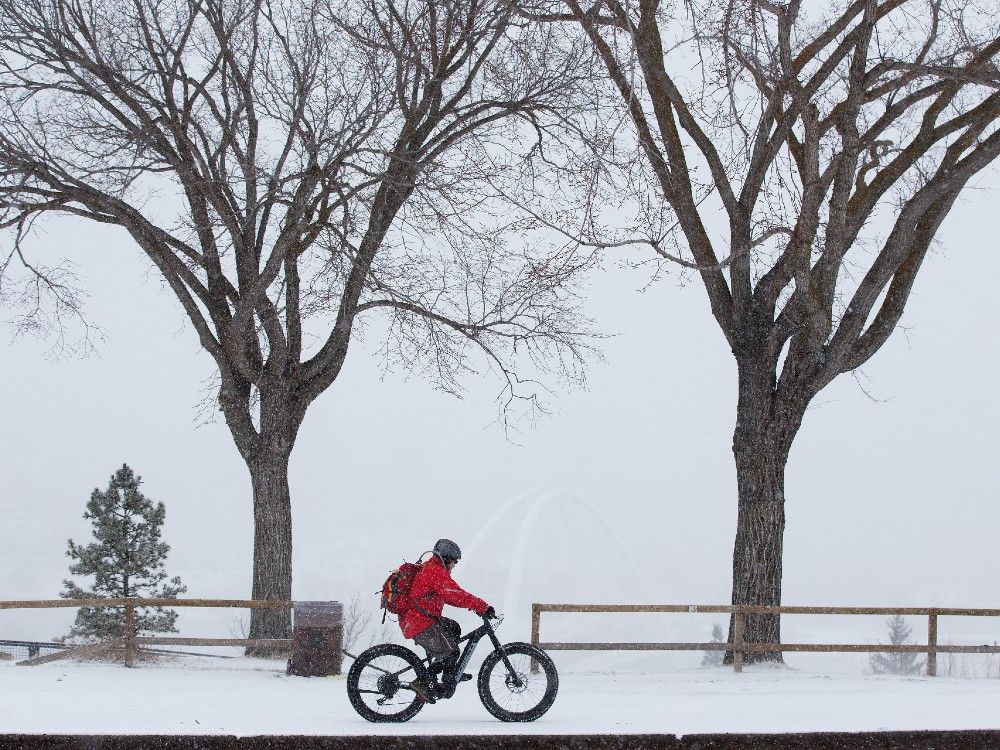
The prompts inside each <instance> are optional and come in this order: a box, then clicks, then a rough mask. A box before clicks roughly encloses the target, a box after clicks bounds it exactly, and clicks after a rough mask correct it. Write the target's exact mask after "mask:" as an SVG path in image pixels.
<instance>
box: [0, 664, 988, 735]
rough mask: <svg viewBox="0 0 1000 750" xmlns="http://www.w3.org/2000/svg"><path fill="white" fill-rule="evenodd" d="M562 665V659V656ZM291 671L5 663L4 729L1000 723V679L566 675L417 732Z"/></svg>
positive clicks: (488, 729) (705, 671)
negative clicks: (514, 704)
mask: <svg viewBox="0 0 1000 750" xmlns="http://www.w3.org/2000/svg"><path fill="white" fill-rule="evenodd" d="M557 663H558V658H557ZM283 666H284V665H283V663H278V662H261V661H258V660H245V659H242V658H240V659H230V660H216V659H211V660H210V659H204V658H198V657H177V658H176V659H172V660H171V661H168V662H161V663H158V664H155V665H143V666H140V667H137V668H135V669H125V668H123V667H121V666H118V665H113V664H100V663H94V662H90V663H69V662H53V663H51V664H45V665H41V666H37V667H16V666H13V665H12V664H11V663H10V662H0V706H3V711H2V712H0V733H60V734H61V733H83V734H103V733H129V734H132V733H134V734H147V733H148V734H161V733H163V734H236V735H254V734H329V735H338V734H339V735H345V734H346V735H349V734H453V733H454V734H486V733H544V734H549V733H590V732H594V733H615V734H619V733H645V732H650V733H660V732H662V733H671V734H693V733H703V732H782V731H790V732H799V731H824V730H827V731H843V730H881V729H886V730H906V729H996V728H1000V680H998V679H980V680H967V679H948V678H927V677H914V678H898V677H875V676H851V675H843V674H824V673H820V672H816V671H805V670H801V669H792V668H787V667H786V668H777V669H776V668H757V667H753V668H748V669H747V671H745V672H744V673H743V674H742V675H737V674H734V673H733V672H732V671H731V670H729V669H726V668H722V667H719V668H693V669H680V670H673V671H663V672H657V673H651V672H647V673H618V674H607V673H595V672H569V671H564V672H563V674H561V686H560V692H559V696H558V698H557V699H556V703H555V705H554V706H553V708H552V709H551V710H550V711H549V713H548V714H547V715H546V716H545V717H543V718H542V719H541V720H539V721H537V722H535V723H533V724H526V725H516V724H515V725H511V724H503V723H501V722H498V721H496V720H494V719H493V718H492V717H491V716H490V715H489V714H488V713H486V710H485V709H484V708H483V707H482V706H481V705H480V703H479V698H478V695H477V693H476V690H475V688H474V687H472V686H471V685H470V686H463V689H462V690H460V691H459V693H458V695H457V696H456V698H455V699H453V700H451V701H446V702H442V703H439V704H437V705H433V706H428V707H426V708H425V709H424V710H423V711H422V712H421V713H420V714H418V715H417V717H416V718H414V719H413V720H412V721H410V722H409V723H407V724H405V725H375V724H369V723H367V722H365V721H364V720H362V719H361V718H360V717H358V716H357V715H356V714H355V713H354V711H353V710H352V709H351V706H350V704H349V703H348V701H347V696H346V693H345V690H344V680H343V678H335V677H330V678H302V677H288V676H286V675H285V674H284V670H283Z"/></svg>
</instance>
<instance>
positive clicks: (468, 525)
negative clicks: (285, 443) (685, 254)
mask: <svg viewBox="0 0 1000 750" xmlns="http://www.w3.org/2000/svg"><path fill="white" fill-rule="evenodd" d="M996 186H997V181H996V180H995V179H994V180H993V181H992V183H991V182H989V181H987V180H982V179H981V180H980V182H979V188H980V189H977V190H975V191H970V192H968V193H967V194H966V198H965V200H964V201H963V202H961V203H959V204H958V205H957V206H956V208H955V209H954V211H953V212H952V215H951V217H950V218H949V219H948V221H947V222H946V224H945V225H944V227H943V228H942V232H941V239H942V246H941V248H940V249H939V250H938V251H936V252H934V254H933V255H932V256H931V257H930V258H929V259H928V261H927V262H926V263H925V264H924V268H923V270H922V271H921V275H920V277H919V279H918V283H917V285H916V288H915V290H914V292H913V295H912V297H911V301H910V304H909V308H908V312H907V314H906V315H905V317H904V319H903V327H904V328H905V331H902V330H901V331H898V332H897V333H896V334H895V335H894V336H893V338H892V339H891V340H890V341H889V343H888V344H887V345H886V346H885V347H884V348H883V350H882V351H881V352H880V353H878V354H877V355H876V356H875V358H874V359H873V360H872V361H871V362H870V363H869V364H868V365H867V366H866V367H865V368H864V372H863V374H862V375H861V376H860V378H859V380H858V381H855V380H854V379H853V378H852V377H851V376H850V375H847V376H842V377H841V378H840V379H838V380H837V381H835V383H834V384H833V385H831V386H830V387H828V388H827V390H826V391H824V392H823V393H821V394H820V396H819V397H817V399H816V400H815V402H814V404H813V406H812V408H811V409H810V411H809V412H808V414H807V416H806V419H805V422H804V425H803V428H802V430H801V432H800V434H799V437H798V438H797V440H796V443H795V446H794V448H793V451H792V455H791V460H790V462H789V467H788V474H787V482H786V494H787V530H786V536H785V549H786V552H785V560H784V601H785V603H787V604H842V605H863V604H872V605H875V604H878V605H886V606H922V605H927V606H930V605H933V606H959V605H960V606H979V607H997V606H1000V577H998V576H997V568H998V566H997V536H998V530H1000V503H998V500H1000V491H998V482H997V456H998V455H1000V439H998V436H997V424H998V421H1000V420H998V417H1000V396H998V394H997V383H998V382H1000V357H998V351H1000V347H998V337H997V327H998V324H1000V302H998V295H997V288H996V283H997V282H996V280H997V279H998V278H1000V252H998V251H1000V241H998V237H1000V216H998V213H997V211H996V206H997V193H996V192H995V188H996ZM990 187H992V188H994V191H992V192H991V191H990V190H988V189H987V188H990ZM33 242H34V247H35V248H36V249H37V250H39V251H42V252H44V253H45V254H46V255H47V257H49V258H50V259H53V258H56V257H58V256H59V255H62V254H72V255H73V257H74V258H76V259H77V260H78V268H79V271H80V273H81V276H82V278H83V283H84V286H85V287H86V288H87V289H88V290H89V292H90V295H91V297H90V301H89V304H88V306H87V314H88V315H89V317H90V318H91V320H92V321H93V322H94V323H96V324H97V325H99V326H100V327H102V328H103V329H104V331H105V333H106V339H105V340H104V342H103V343H101V344H100V345H99V347H98V348H99V356H94V357H90V358H86V359H80V358H74V357H72V356H70V357H64V358H60V359H53V358H51V356H49V355H48V354H47V352H48V351H49V349H50V347H51V342H44V341H37V340H31V339H22V340H17V341H10V340H9V338H7V337H5V339H4V341H3V348H2V350H0V351H2V355H0V356H2V358H3V359H2V364H3V366H2V367H0V392H2V393H3V395H4V398H3V400H2V401H0V476H2V477H3V481H2V485H0V599H13V598H50V597H56V596H58V594H59V591H60V588H61V580H62V578H63V577H65V575H66V570H67V565H68V560H67V558H66V557H65V549H66V539H67V538H68V537H70V536H72V537H74V539H75V540H76V541H83V540H85V539H86V537H87V534H88V532H89V527H88V525H87V524H86V522H84V521H83V520H82V519H81V514H82V513H83V511H84V506H85V503H86V500H87V498H88V497H89V494H90V492H91V490H92V489H93V488H94V487H97V486H100V487H102V488H103V487H104V486H106V484H107V481H108V477H109V476H110V475H111V474H112V473H113V472H114V470H115V469H116V468H117V467H118V466H120V465H121V464H122V463H123V462H127V463H129V464H130V465H131V466H132V467H133V468H134V469H135V470H136V471H137V472H138V473H139V474H140V475H142V477H143V478H144V480H145V491H146V493H147V495H149V496H150V497H152V498H153V499H155V500H162V501H163V502H165V503H166V505H167V522H166V527H165V535H164V536H165V540H166V541H167V542H168V543H170V544H171V545H172V548H173V549H172V552H171V554H170V557H169V563H168V571H169V572H170V574H171V575H175V574H176V575H181V576H182V578H183V579H184V581H185V583H187V585H188V587H189V591H188V595H189V596H219V597H235V598H243V597H248V596H249V593H250V559H251V538H252V536H251V534H252V527H251V505H250V485H249V479H248V476H247V472H246V468H245V466H244V464H243V463H242V460H241V459H240V457H239V456H238V454H237V452H236V450H235V448H234V446H233V444H232V441H231V438H230V436H229V433H228V431H227V429H226V428H225V425H224V424H223V423H222V422H221V421H218V422H216V423H214V424H208V425H202V424H201V423H200V416H199V409H198V405H199V402H201V401H202V400H203V397H204V395H205V393H204V388H205V384H206V379H207V378H208V377H209V376H210V375H211V373H212V370H213V365H212V362H211V360H210V358H209V357H208V355H207V354H205V353H204V352H203V351H201V349H200V347H199V346H198V343H197V341H196V339H195V337H194V335H193V334H192V332H191V331H190V330H189V326H188V324H187V323H186V321H185V319H184V318H183V317H182V314H181V311H180V308H179V305H178V304H177V303H176V302H175V300H174V298H173V296H172V295H171V294H170V293H169V291H167V290H165V289H163V287H162V286H161V283H160V280H159V278H158V277H157V276H156V275H155V273H154V272H153V271H151V270H150V266H149V264H148V263H147V262H146V261H145V260H143V259H142V258H141V257H140V254H139V252H138V250H137V248H136V247H135V246H133V245H132V244H131V243H130V241H129V240H128V239H127V238H126V237H125V236H124V235H123V234H121V233H118V232H115V231H113V230H109V229H106V228H102V227H97V226H96V225H94V224H88V223H79V222H76V221H71V220H60V221H58V222H50V223H48V224H47V225H46V228H45V231H44V232H42V233H41V234H39V235H38V236H37V237H36V238H35V239H34V241H33ZM612 265H613V264H609V266H612ZM646 280H647V279H646V278H645V277H644V276H642V275H641V274H639V273H637V272H634V271H622V270H616V269H614V268H613V267H612V268H610V270H608V271H607V272H606V273H603V274H595V275H594V276H593V277H592V279H591V282H590V284H589V287H588V302H587V309H588V311H589V312H590V313H591V314H592V315H593V316H594V317H595V318H596V319H597V321H598V323H599V324H600V327H601V328H602V329H603V330H605V331H607V332H609V333H614V334H617V335H615V336H614V337H612V338H610V339H608V340H607V341H605V342H604V343H603V350H604V353H605V356H606V360H607V361H606V362H605V363H603V364H599V363H595V364H594V366H593V367H592V368H591V370H590V376H589V385H588V387H587V388H586V389H584V390H577V391H573V392H564V393H560V394H558V395H557V396H556V397H554V398H553V399H552V400H551V401H550V406H551V407H552V408H553V414H552V415H551V416H549V417H546V418H543V419H542V420H541V421H540V422H539V423H538V424H537V425H536V426H535V427H534V428H526V429H524V430H523V431H521V432H520V433H518V434H516V435H514V436H513V440H508V439H507V438H506V437H505V436H504V434H503V432H502V430H500V429H498V428H497V427H496V426H491V422H493V420H494V418H495V416H496V405H495V396H496V392H497V390H498V388H499V384H498V383H497V382H496V381H495V380H492V379H489V378H484V379H482V380H479V381H476V380H469V381H467V382H466V385H467V387H468V395H467V397H466V398H465V399H463V400H457V399H455V398H453V397H450V396H447V395H443V394H440V393H438V392H436V391H434V390H433V388H432V387H431V386H430V385H429V384H428V383H427V382H426V381H425V380H423V379H420V378H414V379H408V378H407V377H406V373H405V372H391V373H389V374H387V375H384V377H383V371H382V364H383V363H382V361H381V360H380V359H379V356H378V354H377V352H376V350H377V348H378V341H370V342H364V343H363V344H362V345H360V346H358V345H356V346H354V348H353V349H352V351H351V354H350V356H349V358H348V361H347V365H346V367H345V368H344V371H343V374H342V375H341V377H340V379H339V380H338V381H337V382H336V383H335V384H334V386H333V387H332V388H331V389H330V390H329V391H328V392H327V393H326V394H325V395H324V396H322V397H321V398H320V399H319V401H318V402H317V403H316V404H314V405H313V406H312V407H311V409H310V411H309V413H308V415H307V417H306V420H305V424H304V426H303V428H302V431H301V433H300V436H299V439H298V443H297V445H296V448H295V453H294V455H293V459H292V466H291V486H292V495H293V515H294V570H295V581H294V586H293V594H294V597H295V598H297V599H342V600H343V599H347V598H348V597H350V596H351V595H352V593H354V592H359V591H360V592H364V593H365V595H366V596H367V597H368V599H366V600H365V601H366V602H367V601H368V600H369V599H370V603H371V606H372V607H373V608H374V607H375V606H376V600H375V596H374V593H373V592H374V591H375V590H376V589H377V588H378V587H379V586H380V585H381V581H382V578H383V577H384V575H385V572H386V570H387V569H388V568H390V567H391V566H392V565H393V564H394V563H396V562H398V561H399V560H400V559H402V558H403V557H408V558H410V559H412V558H414V557H415V556H416V555H417V554H419V553H420V552H421V551H422V550H425V549H427V548H429V546H430V545H432V544H433V542H434V540H435V539H437V538H438V537H440V536H448V537H451V538H452V539H454V540H455V541H457V542H458V543H459V544H460V545H465V546H466V547H467V552H468V554H467V555H466V558H465V559H464V560H463V563H462V566H461V567H460V569H459V570H458V571H456V573H457V577H458V579H459V580H460V581H461V582H463V583H464V584H465V585H467V587H468V588H470V589H472V590H473V591H475V592H476V593H478V594H481V595H482V596H484V597H485V598H487V599H488V600H493V601H501V603H503V604H505V605H506V606H507V607H511V608H518V610H519V612H518V614H519V615H524V614H526V611H520V610H523V609H524V608H525V607H526V603H527V602H530V601H532V600H538V598H545V597H548V598H550V599H552V598H559V599H563V600H570V599H575V600H578V601H583V600H589V601H598V602H599V601H615V600H617V601H651V600H654V601H656V602H663V603H689V602H700V603H726V602H727V601H728V599H729V595H730V562H731V552H732V543H733V534H734V530H735V520H736V492H735V471H734V468H733V464H732V453H731V435H732V428H733V424H734V410H735V400H736V387H735V384H736V379H735V366H734V364H733V360H732V357H731V355H730V353H729V351H728V350H727V347H726V344H725V341H724V339H723V337H722V335H721V334H720V333H719V331H718V329H717V327H716V324H715V323H714V321H713V320H712V319H711V317H710V314H709V311H708V305H707V302H706V299H705V295H704V292H703V290H702V288H701V287H700V285H699V284H697V283H689V284H687V285H681V284H679V283H678V279H677V277H674V276H667V277H666V278H664V279H663V280H662V281H660V282H658V283H657V284H656V285H654V286H653V287H651V288H650V289H649V290H647V291H646V292H645V293H642V294H640V293H639V292H638V291H637V289H638V288H639V287H641V286H643V285H644V284H645V282H646ZM859 383H860V385H859ZM861 386H863V390H862V387H861ZM865 392H867V395H866V393H865ZM501 510H502V512H499V511H501ZM526 516H527V525H525V522H524V521H523V519H524V518H525V517H526ZM474 541H475V542H476V544H475V545H473V546H474V549H469V545H472V544H473V542H474ZM567 565H568V566H569V567H568V569H569V570H570V571H571V574H570V575H569V576H567V575H565V574H564V572H562V571H563V569H564V566H567ZM575 570H578V571H584V572H585V574H581V575H576V576H574V575H572V571H575ZM515 579H516V580H515ZM570 579H573V580H570ZM63 615H66V617H64V618H63V619H64V620H66V619H67V618H68V616H69V613H68V612H66V613H63ZM40 617H42V615H41V614H40V613H37V612H33V613H27V612H21V613H16V614H15V613H0V638H3V637H18V636H20V637H37V638H48V637H51V636H54V635H58V634H59V627H61V625H58V624H57V625H53V624H52V623H53V622H54V620H52V617H51V616H48V617H49V619H47V620H45V621H44V625H43V624H40V623H42V620H39V619H38V618H40ZM59 622H62V620H60V621H59ZM183 622H184V616H182V624H183ZM187 622H188V623H191V622H196V620H192V618H191V617H190V616H189V617H188V619H187ZM994 630H995V628H994ZM204 634H205V635H220V636H224V635H226V634H225V633H220V632H217V631H216V632H211V633H210V632H205V633H204ZM519 635H520V636H521V637H526V636H527V633H521V634H519Z"/></svg>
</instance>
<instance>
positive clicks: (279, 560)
mask: <svg viewBox="0 0 1000 750" xmlns="http://www.w3.org/2000/svg"><path fill="white" fill-rule="evenodd" d="M289 457H290V456H289V453H288V452H285V453H284V454H282V453H280V452H273V451H268V450H266V449H264V450H261V451H260V452H259V454H258V455H257V456H256V457H255V458H254V459H253V460H251V461H248V462H247V466H248V468H249V469H250V481H251V483H252V485H253V520H254V534H253V590H252V594H251V596H252V597H253V598H254V599H274V600H287V599H291V598H292V500H291V493H290V492H289V488H288V461H289ZM291 630H292V622H291V612H290V611H289V610H286V609H254V610H251V612H250V633H249V637H250V638H290V637H291ZM246 653H247V655H248V656H273V655H274V654H275V653H277V650H276V649H271V648H264V647H248V648H247V651H246Z"/></svg>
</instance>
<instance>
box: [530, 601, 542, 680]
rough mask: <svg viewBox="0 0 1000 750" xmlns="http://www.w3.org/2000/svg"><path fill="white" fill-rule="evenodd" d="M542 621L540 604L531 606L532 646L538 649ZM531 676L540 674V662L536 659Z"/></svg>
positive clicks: (533, 660)
mask: <svg viewBox="0 0 1000 750" xmlns="http://www.w3.org/2000/svg"><path fill="white" fill-rule="evenodd" d="M541 619H542V608H541V605H540V604H538V603H534V604H532V605H531V645H532V646H534V647H535V648H538V644H539V635H538V631H539V629H540V628H541ZM530 671H531V674H538V662H537V661H536V660H535V659H532V660H531V670H530Z"/></svg>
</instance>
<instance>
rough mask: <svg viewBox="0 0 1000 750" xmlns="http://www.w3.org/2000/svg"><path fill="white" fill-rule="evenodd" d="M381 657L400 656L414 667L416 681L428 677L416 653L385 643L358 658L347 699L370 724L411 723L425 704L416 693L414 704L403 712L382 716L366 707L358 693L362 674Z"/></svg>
mask: <svg viewBox="0 0 1000 750" xmlns="http://www.w3.org/2000/svg"><path fill="white" fill-rule="evenodd" d="M380 656H398V657H399V658H401V659H403V660H404V661H406V662H407V663H408V664H409V665H410V666H411V667H413V671H414V672H415V679H420V680H423V679H425V678H426V676H427V672H426V670H425V669H424V665H423V663H422V662H421V661H420V658H419V657H418V656H417V655H416V654H415V653H413V652H412V651H410V649H408V648H406V647H405V646H400V645H399V644H396V643H383V644H381V645H379V646H372V647H371V648H369V649H367V650H365V651H362V652H361V653H360V654H359V655H358V658H357V659H355V660H354V663H353V664H352V665H351V668H350V670H349V671H348V672H347V697H348V699H350V701H351V705H352V706H353V707H354V710H355V711H357V712H358V714H359V715H360V716H361V718H363V719H367V720H368V721H370V722H373V723H376V724H384V723H401V722H404V721H409V720H410V719H412V718H413V717H414V716H416V715H417V714H418V713H420V709H421V708H423V707H424V702H423V701H422V700H420V698H418V697H417V695H416V693H414V694H413V703H411V704H410V705H409V706H407V707H406V708H405V709H403V710H402V711H400V712H398V713H394V714H380V713H379V712H378V711H373V710H372V709H371V708H369V707H368V706H367V705H365V702H364V701H363V700H362V699H361V693H360V692H358V689H359V688H358V682H359V681H360V679H361V672H362V670H363V669H364V668H365V667H366V666H368V664H369V663H370V662H371V661H373V660H374V659H377V658H378V657H380Z"/></svg>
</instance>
